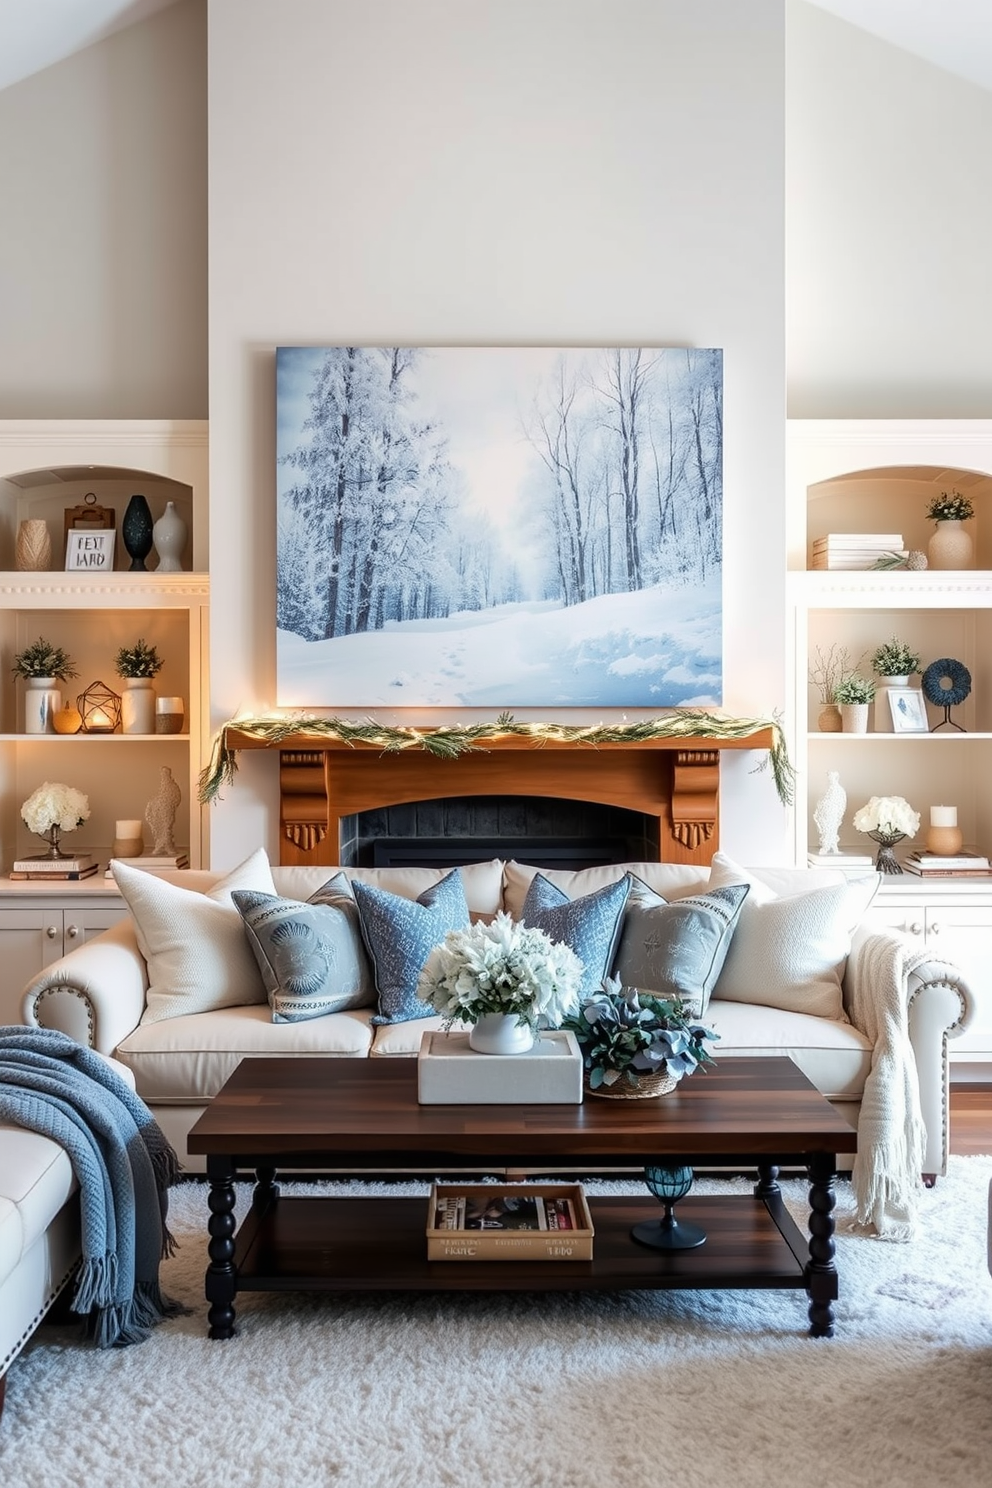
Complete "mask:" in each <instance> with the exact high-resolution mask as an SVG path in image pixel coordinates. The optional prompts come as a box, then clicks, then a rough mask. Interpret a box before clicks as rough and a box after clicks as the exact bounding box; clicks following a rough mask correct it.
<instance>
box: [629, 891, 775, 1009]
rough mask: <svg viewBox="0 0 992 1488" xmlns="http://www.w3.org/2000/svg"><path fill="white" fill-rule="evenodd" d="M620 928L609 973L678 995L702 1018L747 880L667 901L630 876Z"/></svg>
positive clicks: (655, 990) (645, 988)
mask: <svg viewBox="0 0 992 1488" xmlns="http://www.w3.org/2000/svg"><path fill="white" fill-rule="evenodd" d="M631 880H632V883H631V890H630V896H629V898H628V900H627V908H626V911H625V913H624V917H623V930H622V932H621V935H620V945H619V947H618V948H617V954H616V959H615V960H614V962H613V968H612V972H611V975H612V976H614V977H618V978H619V979H620V981H621V983H622V984H623V985H624V986H625V987H637V988H638V989H639V990H640V991H642V992H653V993H655V994H656V995H657V996H659V997H679V998H681V999H682V1001H683V1002H684V1004H685V1008H686V1012H687V1013H688V1014H689V1015H690V1016H691V1017H693V1018H701V1017H702V1015H703V1013H705V1011H706V1006H707V1004H708V1002H709V1000H710V995H711V993H712V991H713V987H714V985H715V983H716V979H717V977H718V976H719V975H720V971H721V969H722V967H723V963H724V961H725V959H726V956H727V951H728V949H729V947H730V943H731V938H732V936H733V934H734V930H735V928H736V926H737V922H738V919H739V917H740V912H741V906H742V905H743V903H744V900H745V899H746V898H747V896H748V892H749V886H748V885H747V884H729V885H728V886H727V887H726V888H722V889H713V890H712V891H711V892H710V893H708V894H691V895H690V896H689V897H688V898H687V899H677V900H675V902H674V903H671V904H670V903H669V902H668V901H667V900H666V899H663V898H662V897H661V895H660V894H656V893H655V892H654V890H653V889H649V888H648V886H647V884H645V883H642V882H641V880H640V879H639V878H637V877H636V876H635V875H633V874H632V875H631Z"/></svg>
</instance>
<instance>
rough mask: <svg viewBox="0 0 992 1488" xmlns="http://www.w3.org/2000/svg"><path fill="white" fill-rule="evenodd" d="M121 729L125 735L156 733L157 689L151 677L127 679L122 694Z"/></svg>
mask: <svg viewBox="0 0 992 1488" xmlns="http://www.w3.org/2000/svg"><path fill="white" fill-rule="evenodd" d="M121 727H122V728H123V730H124V733H125V734H153V733H154V732H155V689H154V687H153V686H152V679H151V678H150V677H125V678H124V691H123V692H122V693H121Z"/></svg>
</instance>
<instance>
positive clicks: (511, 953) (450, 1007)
mask: <svg viewBox="0 0 992 1488" xmlns="http://www.w3.org/2000/svg"><path fill="white" fill-rule="evenodd" d="M582 972H583V966H582V962H581V961H580V960H579V958H578V956H577V955H576V954H575V952H574V951H573V950H572V948H571V946H567V945H562V944H560V943H559V942H556V941H553V940H552V939H551V938H550V936H548V935H546V934H545V932H544V931H543V930H538V929H537V928H536V927H534V926H529V925H524V924H522V923H521V922H520V921H519V920H514V919H511V917H510V916H509V915H508V914H506V913H505V911H503V910H501V911H500V912H499V913H498V914H497V915H496V917H495V919H493V920H492V921H491V922H490V923H488V924H485V923H482V922H480V923H479V924H477V925H472V926H470V927H469V928H468V929H467V930H451V931H449V932H448V934H447V935H446V936H445V938H444V940H443V942H442V943H441V944H440V945H438V946H435V947H434V949H433V950H432V951H431V953H430V955H429V956H428V958H427V961H426V962H425V964H424V969H423V971H422V972H421V973H420V980H419V982H418V984H417V996H418V997H419V998H420V999H421V1000H422V1001H423V1002H426V1003H427V1004H428V1006H429V1007H432V1008H434V1010H435V1011H436V1012H438V1013H440V1014H441V1017H442V1018H443V1019H444V1022H445V1027H447V1028H450V1027H451V1025H452V1023H454V1022H456V1021H457V1020H458V1019H461V1021H462V1022H465V1023H476V1022H478V1020H479V1018H481V1017H482V1016H483V1014H485V1013H504V1014H510V1015H513V1014H515V1015H516V1018H517V1022H518V1023H526V1024H528V1025H529V1027H530V1028H531V1029H534V1028H536V1027H537V1026H538V1024H539V1023H540V1024H541V1026H542V1027H545V1028H557V1027H559V1026H560V1024H561V1021H562V1019H563V1018H564V1017H565V1016H566V1014H568V1013H570V1012H572V1011H574V1009H575V1008H577V1007H578V1000H579V999H578V994H579V987H580V985H581V981H582Z"/></svg>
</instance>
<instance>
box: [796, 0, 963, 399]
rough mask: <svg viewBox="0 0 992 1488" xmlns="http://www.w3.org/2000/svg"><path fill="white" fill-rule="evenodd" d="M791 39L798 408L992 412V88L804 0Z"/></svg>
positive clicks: (798, 1) (800, 4) (797, 14)
mask: <svg viewBox="0 0 992 1488" xmlns="http://www.w3.org/2000/svg"><path fill="white" fill-rule="evenodd" d="M989 24H990V25H992V9H990V12H989ZM786 34H787V49H786V78H787V88H786V224H787V237H786V241H787V254H786V265H787V271H786V280H785V286H786V306H787V323H788V340H787V359H786V360H787V367H788V387H789V414H790V416H791V417H793V418H988V417H989V416H990V415H992V273H990V272H989V243H990V242H992V167H990V164H989V162H990V160H992V92H990V91H988V90H986V89H983V88H979V87H977V86H976V85H975V84H973V83H968V82H964V81H962V79H961V78H958V77H954V76H952V74H951V73H949V72H944V71H943V70H942V69H940V68H938V67H931V66H929V65H928V64H927V63H926V62H922V61H920V59H919V58H918V57H914V56H912V55H910V53H909V52H904V51H901V50H899V49H898V48H896V47H891V46H887V45H886V44H885V42H883V41H879V40H878V39H877V38H876V37H874V36H869V35H868V34H867V33H866V32H864V31H860V30H858V29H857V28H856V27H854V26H849V25H847V23H846V22H844V21H841V20H838V19H837V18H836V17H835V16H832V15H828V14H826V13H825V12H824V11H822V10H818V9H816V8H815V7H814V6H811V5H804V4H802V3H801V0H788V4H787V27H786Z"/></svg>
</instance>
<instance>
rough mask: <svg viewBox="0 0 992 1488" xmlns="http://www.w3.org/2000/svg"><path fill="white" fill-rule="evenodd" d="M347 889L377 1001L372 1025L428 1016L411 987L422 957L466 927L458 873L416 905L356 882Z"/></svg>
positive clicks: (422, 896) (429, 1010)
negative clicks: (369, 963)
mask: <svg viewBox="0 0 992 1488" xmlns="http://www.w3.org/2000/svg"><path fill="white" fill-rule="evenodd" d="M351 887H352V890H353V892H354V895H355V899H356V901H357V904H358V914H359V919H360V923H361V927H362V938H363V940H364V941H365V945H366V948H367V949H368V953H369V957H370V958H371V961H372V970H373V974H374V976H375V986H376V992H377V994H378V998H379V1011H378V1013H377V1014H376V1015H375V1016H374V1017H373V1019H372V1022H373V1023H374V1024H381V1023H406V1022H408V1021H409V1020H410V1019H411V1018H429V1017H431V1016H433V1013H434V1009H433V1008H431V1007H428V1006H427V1004H426V1003H425V1002H421V1000H420V998H419V997H418V996H417V982H418V981H419V979H420V973H421V971H423V969H424V962H425V961H426V960H427V957H428V956H429V955H430V953H431V951H432V950H433V949H434V947H435V946H436V945H440V943H441V941H442V940H443V939H444V937H445V936H446V935H447V933H448V931H449V930H463V929H464V928H465V927H466V926H467V925H468V923H469V913H468V904H467V903H466V901H465V890H464V888H463V887H462V879H461V874H460V873H459V871H458V869H457V868H455V869H454V870H453V872H451V873H449V874H448V875H447V876H446V877H445V878H442V879H441V881H440V883H436V884H432V885H431V887H430V888H429V889H425V890H424V892H423V893H422V894H420V895H418V897H417V898H416V899H404V898H403V897H402V895H400V894H390V893H389V891H388V890H387V889H379V888H376V887H375V886H374V885H373V884H366V883H362V882H361V881H360V880H359V879H357V878H356V879H354V880H353V881H352V885H351Z"/></svg>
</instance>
